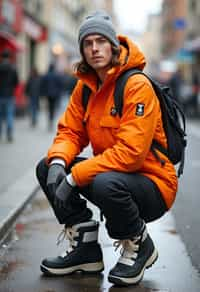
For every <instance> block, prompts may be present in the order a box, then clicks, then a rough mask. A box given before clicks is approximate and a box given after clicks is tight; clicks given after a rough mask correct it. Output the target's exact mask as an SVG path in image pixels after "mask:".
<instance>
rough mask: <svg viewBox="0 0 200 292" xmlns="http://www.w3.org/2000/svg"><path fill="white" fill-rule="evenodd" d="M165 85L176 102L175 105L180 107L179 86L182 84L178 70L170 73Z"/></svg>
mask: <svg viewBox="0 0 200 292" xmlns="http://www.w3.org/2000/svg"><path fill="white" fill-rule="evenodd" d="M167 83H168V85H169V87H170V89H171V91H172V93H173V95H172V96H173V97H174V99H175V100H176V101H177V103H178V104H180V105H181V103H182V101H181V86H182V84H183V77H182V74H181V69H180V68H177V69H176V70H175V71H174V72H172V73H171V76H170V78H169V80H168V82H167Z"/></svg>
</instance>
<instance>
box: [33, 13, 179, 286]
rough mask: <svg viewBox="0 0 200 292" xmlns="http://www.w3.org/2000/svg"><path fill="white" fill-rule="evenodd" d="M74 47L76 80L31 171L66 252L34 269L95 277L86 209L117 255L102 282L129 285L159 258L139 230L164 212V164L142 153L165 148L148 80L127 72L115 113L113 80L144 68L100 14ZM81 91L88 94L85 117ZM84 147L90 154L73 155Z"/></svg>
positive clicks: (94, 246) (167, 166)
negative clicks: (45, 150) (154, 142)
mask: <svg viewBox="0 0 200 292" xmlns="http://www.w3.org/2000/svg"><path fill="white" fill-rule="evenodd" d="M78 43H79V48H80V53H81V60H80V62H78V63H77V64H76V76H77V77H78V78H79V80H78V82H77V85H76V87H75V89H74V91H73V92H72V95H71V98H70V102H69V104H68V107H67V109H66V111H65V112H64V113H63V115H62V116H61V118H60V119H59V122H58V128H57V133H56V136H55V139H54V141H53V144H52V145H51V146H50V148H49V150H48V153H47V157H45V158H43V159H42V160H41V161H40V162H39V163H38V165H37V168H36V174H37V178H38V181H39V183H40V185H41V188H42V189H43V191H44V193H45V195H46V196H47V199H48V201H49V203H50V205H51V207H52V208H53V210H54V212H55V216H56V218H57V220H58V222H59V223H60V224H64V230H63V232H64V233H63V235H65V236H66V238H67V239H68V240H69V241H70V247H69V249H67V250H66V251H65V252H64V254H62V255H61V256H58V257H49V258H48V257H47V258H45V259H43V260H42V263H41V265H40V268H41V271H42V272H43V273H44V274H46V275H66V274H70V273H72V272H76V271H83V272H93V273H95V272H96V273H98V272H101V271H103V269H104V263H103V255H102V249H101V246H100V243H99V242H98V228H99V222H97V221H95V220H93V218H92V216H93V214H92V210H91V209H90V208H89V207H88V205H87V201H90V202H92V203H93V204H94V205H96V206H97V207H98V208H99V209H100V211H101V213H102V214H103V217H104V218H105V223H106V224H105V226H106V229H107V232H108V235H109V236H110V238H112V239H115V240H116V241H115V246H116V247H117V248H119V247H121V255H120V258H119V259H118V261H117V263H116V265H115V266H114V267H112V268H111V270H110V272H109V274H108V280H109V281H110V282H111V283H114V284H120V285H131V284H136V283H139V282H140V281H141V280H142V278H143V275H144V271H145V269H146V268H149V267H150V266H151V265H152V264H153V263H154V262H155V261H156V260H157V258H158V251H157V249H156V247H155V245H154V242H153V240H152V238H151V236H150V234H149V232H148V230H147V223H148V222H152V221H154V220H156V219H159V218H160V217H161V216H163V215H164V214H165V213H166V212H167V211H168V210H169V209H170V208H171V206H172V204H173V202H174V200H175V197H176V191H177V176H176V171H175V169H174V166H173V164H172V163H171V162H170V161H169V159H168V158H167V157H166V156H165V155H164V154H162V153H160V152H157V154H158V156H159V157H160V158H162V160H163V161H164V163H161V160H160V159H158V157H157V158H156V157H155V155H154V154H153V152H152V151H151V143H152V140H153V139H156V140H157V141H158V142H159V143H161V144H162V145H163V146H165V147H166V136H165V133H164V130H163V124H162V117H161V109H160V105H159V100H158V98H157V97H156V95H155V92H154V90H153V88H152V85H151V82H150V81H149V80H148V78H146V77H145V76H143V75H142V74H136V75H134V76H131V77H130V78H129V79H128V81H127V83H126V86H125V92H124V99H123V102H124V104H123V113H122V116H121V118H120V117H119V116H118V115H116V111H115V105H114V104H115V103H114V99H113V92H114V89H115V85H116V80H117V78H118V77H119V76H120V74H122V72H124V71H126V70H127V69H130V68H139V69H141V70H143V69H144V67H145V64H146V61H145V57H144V55H143V53H142V52H141V51H140V50H139V48H138V47H137V46H136V45H135V44H134V43H133V42H132V41H131V40H130V39H129V38H128V37H126V36H117V35H116V31H115V29H114V26H113V24H112V20H111V17H110V16H109V15H108V14H107V13H106V12H105V11H96V12H94V13H91V14H90V15H88V16H87V17H86V18H85V19H84V20H83V22H82V24H81V26H80V29H79V33H78ZM85 84H86V85H87V86H88V87H89V88H90V90H91V94H90V97H89V101H88V105H87V108H86V109H85V108H84V106H83V88H84V85H85ZM89 143H91V147H92V150H93V156H92V157H88V158H82V157H80V156H78V155H79V154H80V153H81V152H82V150H83V149H84V148H85V147H86V146H87V145H88V144H89ZM156 156H157V155H156ZM80 194H81V195H82V196H80Z"/></svg>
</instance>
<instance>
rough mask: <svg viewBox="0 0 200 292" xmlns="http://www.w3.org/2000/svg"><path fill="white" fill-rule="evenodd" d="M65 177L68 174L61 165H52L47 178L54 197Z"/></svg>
mask: <svg viewBox="0 0 200 292" xmlns="http://www.w3.org/2000/svg"><path fill="white" fill-rule="evenodd" d="M65 177H66V172H65V169H64V167H63V166H62V165H61V164H52V165H50V167H49V171H48V176H47V188H48V190H49V192H50V193H51V195H52V196H55V194H56V189H57V187H58V185H59V184H60V183H61V181H62V179H63V178H65Z"/></svg>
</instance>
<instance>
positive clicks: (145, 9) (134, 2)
mask: <svg viewBox="0 0 200 292" xmlns="http://www.w3.org/2000/svg"><path fill="white" fill-rule="evenodd" d="M161 2H162V0H114V7H115V13H116V16H117V18H118V19H119V22H120V25H121V27H122V29H124V30H129V29H133V30H135V31H138V32H142V31H143V30H144V29H145V24H146V20H147V15H148V14H149V13H157V12H159V11H160V8H161Z"/></svg>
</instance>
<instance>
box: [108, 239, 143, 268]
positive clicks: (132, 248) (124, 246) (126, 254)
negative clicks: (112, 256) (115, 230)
mask: <svg viewBox="0 0 200 292" xmlns="http://www.w3.org/2000/svg"><path fill="white" fill-rule="evenodd" d="M139 242H140V236H138V237H135V238H134V239H133V240H130V239H125V240H116V241H115V242H114V243H113V245H114V247H115V251H116V250H117V249H118V248H119V247H121V249H120V258H119V260H118V263H123V264H126V265H133V264H134V263H135V260H136V258H137V256H138V251H139Z"/></svg>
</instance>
